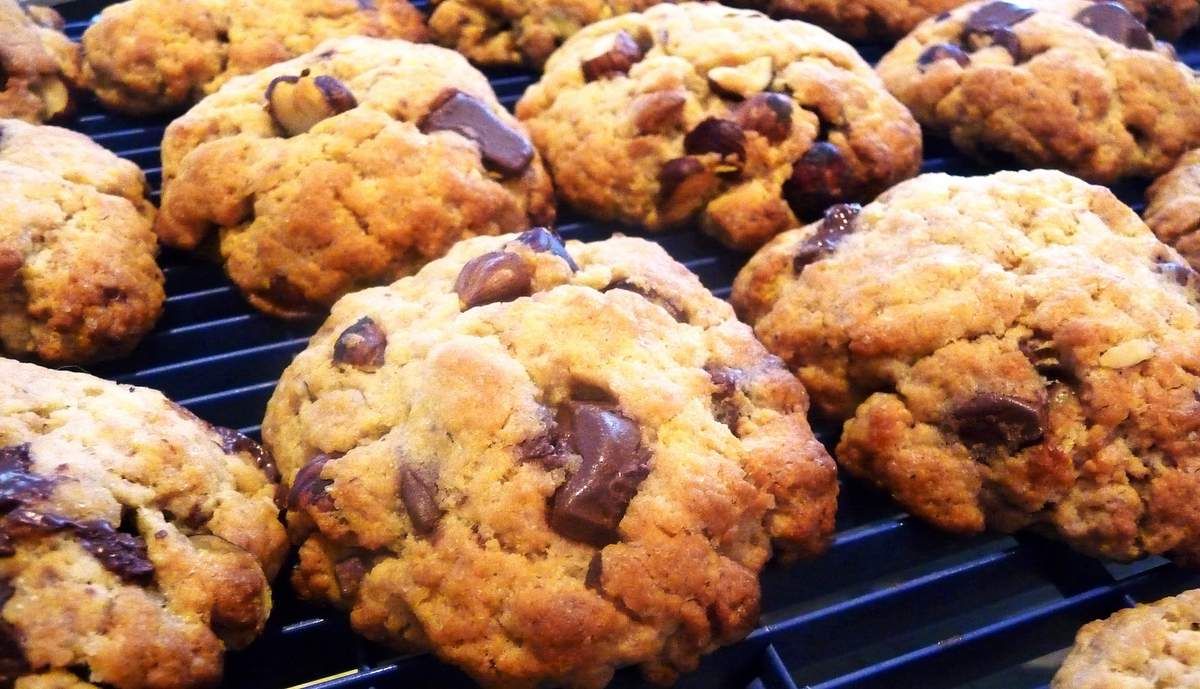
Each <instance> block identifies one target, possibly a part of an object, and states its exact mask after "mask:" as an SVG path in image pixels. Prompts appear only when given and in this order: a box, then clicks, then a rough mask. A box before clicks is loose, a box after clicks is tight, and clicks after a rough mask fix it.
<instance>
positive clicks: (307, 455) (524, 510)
mask: <svg viewBox="0 0 1200 689" xmlns="http://www.w3.org/2000/svg"><path fill="white" fill-rule="evenodd" d="M807 406H808V404H807V398H806V396H805V393H804V389H803V388H802V387H801V386H800V385H799V383H797V382H796V380H795V378H794V377H793V376H792V375H791V374H789V373H788V372H787V370H786V369H785V368H784V367H783V366H782V364H781V363H780V362H779V360H778V359H776V358H775V357H772V356H770V355H768V354H767V353H766V351H764V350H763V348H762V346H761V345H760V344H758V342H757V341H756V340H755V339H754V337H753V334H752V333H751V331H750V329H749V327H747V326H745V325H744V324H742V323H740V322H738V321H737V320H736V319H735V318H734V315H733V311H732V309H731V308H729V306H728V305H727V304H725V303H724V302H721V301H719V300H717V299H716V298H714V297H713V296H712V295H711V294H710V293H709V292H708V291H707V290H705V289H704V288H703V286H701V284H700V282H699V280H697V279H696V277H695V276H694V275H692V274H691V273H689V272H688V271H687V270H686V269H685V268H684V267H682V266H681V265H679V264H677V263H675V262H674V261H673V260H671V259H670V258H669V257H668V256H667V255H666V253H665V252H664V251H663V250H662V249H661V248H660V247H658V246H657V245H654V244H651V243H648V242H646V241H643V240H639V239H630V238H614V239H610V240H607V241H603V242H596V243H591V244H581V243H578V242H568V243H567V244H566V245H565V246H564V245H563V244H562V243H560V241H559V240H558V238H557V236H555V235H553V234H552V233H550V232H549V231H547V230H543V229H535V230H531V231H529V232H526V233H524V234H522V235H519V236H518V235H508V236H505V237H494V238H492V237H489V238H476V239H471V240H467V241H464V242H461V243H459V244H458V245H456V246H455V247H454V249H452V250H451V252H450V253H449V255H448V256H447V257H445V258H443V259H440V260H438V261H434V262H433V263H431V264H429V265H428V266H426V267H425V268H424V269H422V270H421V272H419V273H418V274H417V275H415V276H413V277H410V278H405V279H403V280H400V281H399V282H396V283H395V284H393V285H391V286H389V287H381V288H375V289H370V290H365V291H362V292H357V293H354V294H352V295H349V296H347V297H345V298H343V299H342V300H341V301H340V302H338V304H337V305H336V306H335V307H334V309H333V314H332V316H331V318H330V319H329V321H328V322H327V323H326V324H325V325H324V327H322V328H321V330H320V331H319V332H318V333H317V334H316V336H314V338H313V339H312V340H311V343H310V346H309V348H308V349H307V350H306V351H305V352H303V353H302V354H300V355H299V356H298V357H297V358H296V360H295V361H294V363H293V364H292V365H291V367H289V368H288V370H287V371H286V372H285V373H284V375H283V377H282V380H281V381H280V384H279V387H278V388H277V390H276V392H275V395H274V397H273V398H272V400H271V402H270V404H269V405H268V409H267V418H266V421H265V422H264V427H263V428H264V430H263V433H264V438H265V439H266V442H267V444H268V446H269V447H271V448H272V449H273V450H274V451H275V456H276V457H278V459H279V462H280V468H281V471H282V473H283V475H284V477H285V481H286V483H288V484H289V485H290V486H291V493H290V504H289V508H290V511H289V518H290V524H291V527H292V533H293V534H294V535H295V536H297V537H298V538H299V540H300V543H301V545H300V564H299V568H298V570H297V571H296V573H295V576H294V582H295V583H296V585H297V586H298V588H299V589H300V591H301V592H302V593H304V594H306V595H308V596H310V597H318V598H325V599H328V600H330V601H332V602H334V603H336V604H338V605H339V606H341V607H344V608H348V609H350V610H351V621H352V622H353V624H354V626H355V628H356V629H357V630H358V631H359V632H361V633H363V634H365V635H366V636H368V637H370V638H372V639H376V640H379V641H383V642H385V643H389V644H392V645H395V646H398V647H400V648H409V649H413V648H415V649H432V650H434V651H436V652H437V653H438V655H440V656H441V657H443V658H445V659H447V660H449V661H451V662H453V663H456V664H459V665H461V666H462V667H464V668H465V669H466V670H467V671H468V672H470V673H471V674H472V675H473V676H474V677H475V678H476V679H478V680H479V681H480V682H481V683H483V684H485V685H489V686H504V687H508V686H541V685H543V684H547V683H553V684H560V683H561V684H564V685H567V686H572V687H601V686H603V685H604V684H606V683H607V682H608V680H609V679H610V678H611V676H612V673H613V671H614V669H615V668H617V667H620V666H623V665H641V666H642V668H643V671H644V672H645V673H647V674H648V675H649V676H650V677H651V678H654V679H657V680H659V681H663V680H669V679H670V678H672V677H673V676H674V675H675V674H677V673H678V672H681V671H686V670H689V669H691V668H692V667H694V666H695V664H696V662H697V661H698V657H699V655H700V654H702V653H704V652H706V651H709V650H711V649H713V648H715V647H716V646H718V645H721V644H724V643H729V642H731V641H733V640H736V639H739V638H741V636H743V635H744V634H745V633H746V632H747V631H749V629H750V628H751V626H752V625H753V623H754V621H755V619H756V617H757V609H758V600H759V590H758V583H757V579H756V575H757V573H758V571H759V569H760V568H761V567H762V565H763V563H764V562H765V561H766V560H767V558H768V556H769V555H770V552H771V549H772V544H773V545H774V546H775V547H776V548H778V549H779V550H780V551H782V552H783V553H785V554H787V555H811V554H815V553H818V552H820V551H821V550H823V548H824V547H825V545H826V543H827V539H828V537H829V534H830V532H831V530H832V527H833V514H834V511H835V501H836V493H837V485H836V480H835V479H836V477H835V475H834V469H833V466H832V462H831V460H830V459H829V457H828V455H827V454H826V453H825V451H824V449H823V448H822V447H821V445H820V444H819V443H818V442H817V441H816V440H815V439H814V438H813V436H812V434H811V431H810V429H809V427H808V424H807V421H806V419H805V412H806V410H807Z"/></svg>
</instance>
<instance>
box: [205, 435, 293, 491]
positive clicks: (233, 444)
mask: <svg viewBox="0 0 1200 689" xmlns="http://www.w3.org/2000/svg"><path fill="white" fill-rule="evenodd" d="M213 430H214V431H216V433H217V437H219V438H220V439H221V449H222V450H224V451H225V454H227V455H232V454H240V453H245V454H248V455H250V457H251V458H252V459H253V460H254V465H255V466H257V467H258V468H259V469H260V470H262V472H263V474H265V475H266V477H267V480H269V481H271V482H272V483H277V482H278V481H279V478H280V477H279V467H277V466H276V465H275V458H274V457H272V456H271V453H270V452H267V449H266V448H265V447H263V446H262V445H259V444H258V443H256V442H254V441H253V440H251V439H250V438H247V437H246V436H244V435H242V434H241V433H238V432H237V431H235V430H233V429H232V428H225V427H223V426H214V427H213Z"/></svg>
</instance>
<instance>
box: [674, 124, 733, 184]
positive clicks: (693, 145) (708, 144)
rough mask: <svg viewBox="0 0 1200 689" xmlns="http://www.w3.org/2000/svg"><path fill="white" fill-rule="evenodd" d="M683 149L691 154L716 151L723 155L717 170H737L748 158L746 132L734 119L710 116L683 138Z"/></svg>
mask: <svg viewBox="0 0 1200 689" xmlns="http://www.w3.org/2000/svg"><path fill="white" fill-rule="evenodd" d="M683 150H685V151H687V152H688V154H689V155H703V154H705V153H716V154H717V155H718V156H720V157H721V163H720V166H719V167H718V169H717V171H718V172H735V171H736V170H737V169H738V168H740V167H741V163H742V161H744V160H745V159H746V133H745V132H744V131H742V127H741V125H739V124H738V123H737V122H734V121H733V120H724V119H720V118H717V117H710V118H708V119H706V120H704V121H703V122H701V123H700V124H698V125H696V128H695V129H693V130H692V131H690V132H688V134H687V136H685V137H684V138H683ZM726 168H728V169H726Z"/></svg>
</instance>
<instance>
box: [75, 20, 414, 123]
mask: <svg viewBox="0 0 1200 689" xmlns="http://www.w3.org/2000/svg"><path fill="white" fill-rule="evenodd" d="M354 35H362V36H372V37H376V38H399V39H405V40H413V41H416V40H422V39H424V38H425V36H426V29H425V24H424V18H423V17H422V15H421V13H420V12H419V11H418V10H417V9H415V8H414V7H413V6H412V5H410V4H409V3H408V1H407V0H127V1H126V2H121V3H117V4H115V5H110V6H108V7H106V8H105V9H104V11H103V12H101V13H100V16H99V18H98V19H97V20H96V22H95V23H94V24H93V25H92V26H90V27H89V28H88V30H87V32H86V33H84V35H83V48H84V64H83V67H84V80H85V83H86V85H87V86H88V88H90V89H91V90H93V91H95V93H96V97H97V98H99V99H100V102H101V103H103V104H104V105H105V106H107V107H109V108H113V109H115V110H120V111H122V112H127V113H131V114H150V113H155V112H163V111H166V110H171V109H173V108H178V107H180V106H184V105H187V104H189V103H191V102H194V101H196V100H199V99H200V98H202V97H203V96H204V95H205V94H209V93H212V92H213V91H215V90H216V89H218V88H220V86H221V85H222V84H224V83H225V82H226V81H228V80H229V79H230V78H232V77H234V76H237V75H239V74H249V73H251V72H256V71H258V70H260V69H263V68H264V67H268V66H270V65H272V64H275V63H277V62H283V61H284V60H290V59H292V58H294V57H296V56H298V55H301V54H303V53H306V52H308V51H310V50H312V49H313V48H315V47H316V46H317V45H318V44H320V43H321V42H323V41H325V40H327V39H331V38H339V37H344V36H354Z"/></svg>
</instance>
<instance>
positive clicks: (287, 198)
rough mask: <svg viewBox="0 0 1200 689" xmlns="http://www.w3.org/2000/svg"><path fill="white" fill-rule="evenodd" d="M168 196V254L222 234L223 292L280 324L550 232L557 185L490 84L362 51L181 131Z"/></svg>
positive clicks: (413, 57) (181, 122)
mask: <svg viewBox="0 0 1200 689" xmlns="http://www.w3.org/2000/svg"><path fill="white" fill-rule="evenodd" d="M163 184H164V190H163V199H162V212H161V213H160V214H159V218H158V223H157V231H158V234H159V237H160V238H161V239H162V241H163V242H164V243H166V244H168V245H171V246H175V247H181V248H185V249H191V248H195V247H196V246H197V245H199V244H200V243H201V242H202V241H204V240H205V239H206V238H208V237H209V236H210V235H217V234H219V237H213V239H214V240H215V241H218V242H219V244H220V254H221V257H222V259H223V261H224V263H225V268H226V270H227V271H228V273H229V276H230V278H232V280H233V281H234V282H235V283H236V284H237V285H238V287H239V288H241V290H242V291H243V292H244V293H245V294H246V297H247V298H248V299H249V300H250V302H251V303H252V304H253V305H254V306H256V307H258V308H259V309H262V310H263V311H265V312H267V313H270V314H272V315H276V316H281V317H293V318H294V317H305V316H311V315H316V314H321V313H324V312H325V311H326V310H327V309H328V307H329V306H330V305H331V304H332V303H333V302H334V301H336V300H337V298H338V297H340V296H342V295H343V294H345V293H346V292H349V291H352V290H355V289H359V288H362V287H366V286H369V285H375V284H384V283H387V282H391V281H392V280H395V279H396V278H399V277H401V276H404V275H409V274H411V273H414V272H416V270H417V269H418V268H420V267H421V265H423V264H424V263H425V262H426V261H428V260H429V259H431V258H436V257H438V256H440V255H442V254H443V253H445V251H446V250H447V249H448V248H449V247H450V245H452V244H453V243H454V242H455V241H457V240H459V239H461V238H463V237H470V236H474V235H482V234H499V233H502V232H511V231H515V230H521V229H525V228H527V227H529V226H530V224H531V223H536V222H548V221H550V220H551V219H553V217H554V205H553V189H552V185H551V182H550V178H549V176H548V175H547V174H546V171H545V169H544V168H543V167H542V163H541V161H540V159H539V158H538V156H537V153H536V151H534V149H533V146H532V144H531V143H530V141H529V139H528V138H527V136H526V134H525V130H524V129H523V127H522V126H521V125H520V124H519V123H518V122H517V121H516V120H515V119H514V118H513V117H512V116H511V115H510V114H508V113H507V112H506V111H505V110H504V108H503V107H502V106H501V105H500V103H499V101H497V100H496V96H495V95H494V94H493V93H492V89H491V86H490V85H489V84H488V82H487V79H486V78H485V77H484V76H483V75H482V74H480V73H479V72H478V71H476V70H475V68H473V67H471V66H470V65H469V64H468V63H467V61H466V60H465V59H464V58H463V57H462V56H460V55H458V54H457V53H454V52H452V51H449V50H446V49H444V48H439V47H436V46H430V45H419V44H414V43H407V42H404V41H384V40H379V39H372V38H361V37H355V38H347V39H338V40H334V41H330V42H327V43H325V44H323V45H322V46H321V47H319V48H318V49H317V50H315V51H313V52H311V53H308V54H307V55H303V56H301V57H299V58H297V59H295V60H292V61H290V62H285V63H282V64H279V65H275V66H273V67H270V68H268V69H266V70H263V71H261V72H258V73H256V74H254V75H250V76H246V77H241V78H238V79H234V80H232V81H230V82H229V83H228V84H226V85H225V86H224V87H222V88H221V90H219V91H218V92H217V93H215V94H213V95H211V96H209V97H208V98H206V99H205V100H204V101H202V102H201V103H199V104H198V105H196V106H195V107H194V108H192V110H190V111H189V112H188V113H187V114H186V115H184V116H183V117H181V118H180V119H178V120H176V121H175V122H173V123H172V124H171V126H170V127H168V129H167V132H166V136H165V138H164V140H163ZM218 231H219V232H218Z"/></svg>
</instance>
